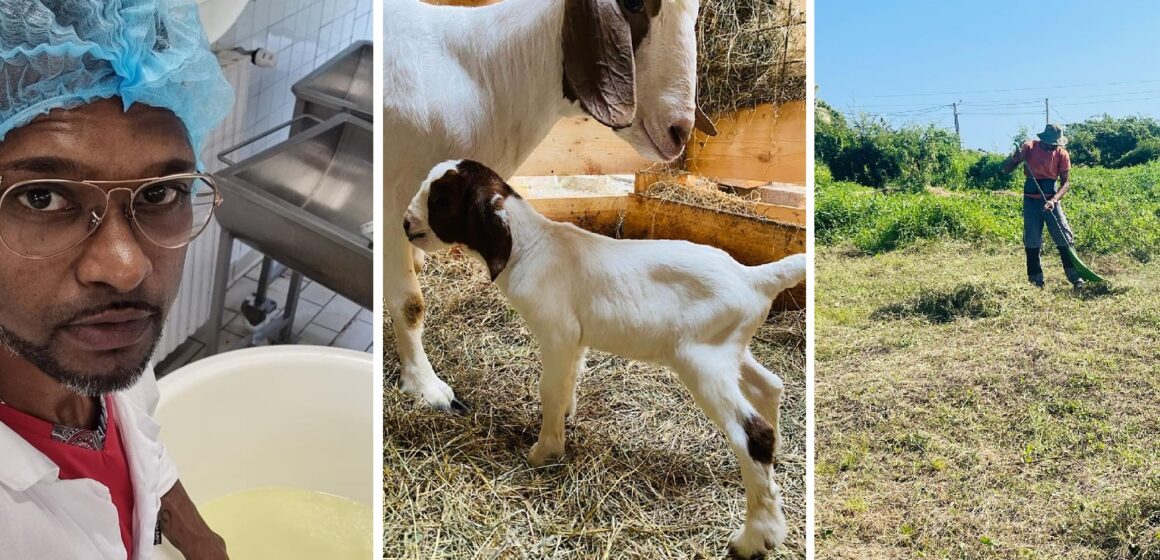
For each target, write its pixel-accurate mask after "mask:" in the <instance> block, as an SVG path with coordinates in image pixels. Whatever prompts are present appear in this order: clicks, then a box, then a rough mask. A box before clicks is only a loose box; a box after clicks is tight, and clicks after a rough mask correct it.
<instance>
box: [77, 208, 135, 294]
mask: <svg viewBox="0 0 1160 560" xmlns="http://www.w3.org/2000/svg"><path fill="white" fill-rule="evenodd" d="M152 272H153V261H152V260H151V259H150V257H149V255H148V254H147V253H146V252H145V250H144V247H143V246H142V244H141V240H140V239H138V237H137V234H136V232H134V228H133V225H132V223H131V222H130V220H129V218H127V217H126V216H125V214H124V213H123V212H121V211H119V209H118V208H109V210H108V212H107V213H106V214H105V218H104V220H102V222H101V225H100V227H99V229H97V231H96V232H94V233H93V236H92V237H90V238H89V239H88V240H87V241H86V242H85V248H84V253H83V254H82V257H81V259H80V261H79V262H78V264H77V275H78V277H79V280H80V281H81V282H83V283H86V284H105V285H107V286H110V287H112V288H113V289H114V290H116V291H117V293H127V292H130V291H132V290H133V289H135V288H137V286H140V285H141V283H142V282H143V281H144V280H145V278H146V277H148V276H149V275H150V274H151V273H152Z"/></svg>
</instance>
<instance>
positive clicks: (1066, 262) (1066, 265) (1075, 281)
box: [1059, 247, 1083, 289]
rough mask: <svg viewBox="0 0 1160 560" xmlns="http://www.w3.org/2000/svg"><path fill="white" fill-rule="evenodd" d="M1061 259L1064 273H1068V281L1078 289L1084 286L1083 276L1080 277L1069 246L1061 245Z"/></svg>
mask: <svg viewBox="0 0 1160 560" xmlns="http://www.w3.org/2000/svg"><path fill="white" fill-rule="evenodd" d="M1059 260H1060V262H1062V263H1063V273H1064V274H1066V275H1067V281H1068V282H1071V285H1072V286H1075V287H1076V288H1077V289H1078V288H1081V287H1083V278H1080V277H1079V271H1078V270H1076V269H1075V263H1074V262H1072V260H1071V253H1070V252H1069V251H1068V247H1059Z"/></svg>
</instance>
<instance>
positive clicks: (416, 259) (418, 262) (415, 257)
mask: <svg viewBox="0 0 1160 560" xmlns="http://www.w3.org/2000/svg"><path fill="white" fill-rule="evenodd" d="M426 261H427V253H424V252H423V250H422V249H420V248H418V247H416V246H414V245H411V262H412V263H413V266H412V268H414V269H415V274H419V273H420V272H423V263H425V262H426Z"/></svg>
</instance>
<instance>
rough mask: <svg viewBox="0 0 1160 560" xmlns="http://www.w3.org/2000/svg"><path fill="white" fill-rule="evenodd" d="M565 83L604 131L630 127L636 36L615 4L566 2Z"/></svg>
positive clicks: (603, 0)
mask: <svg viewBox="0 0 1160 560" xmlns="http://www.w3.org/2000/svg"><path fill="white" fill-rule="evenodd" d="M563 37H564V82H565V84H566V85H567V86H568V87H569V88H570V89H571V92H572V93H573V94H574V95H575V96H576V98H577V99H578V100H579V101H580V105H581V106H582V107H583V108H584V110H585V111H586V112H587V113H588V114H589V115H592V118H594V119H596V120H597V121H599V122H600V123H601V124H603V125H604V126H607V127H609V128H612V129H614V130H615V129H621V128H627V127H629V126H632V118H633V115H634V114H635V113H636V83H635V75H636V66H635V64H636V63H635V61H634V60H633V50H632V31H631V29H630V28H629V26H628V22H627V21H625V19H624V15H623V14H621V13H620V5H619V4H617V2H616V0H565V2H564V33H563Z"/></svg>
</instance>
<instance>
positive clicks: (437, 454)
mask: <svg viewBox="0 0 1160 560" xmlns="http://www.w3.org/2000/svg"><path fill="white" fill-rule="evenodd" d="M420 279H421V282H422V284H423V289H424V293H425V294H426V296H427V302H428V306H429V307H428V316H427V322H426V334H425V337H424V338H425V342H426V347H427V350H428V353H429V355H430V357H431V360H432V363H433V364H434V366H435V369H436V371H438V372H439V373H440V374H441V375H442V376H443V377H444V379H446V380H447V382H448V383H450V384H451V385H452V386H453V387H455V389H456V391H457V394H458V395H459V396H460V398H462V399H463V400H464V401H465V402H467V403H468V404H469V405H470V406H471V410H470V412H469V413H468V414H466V415H464V416H452V415H448V414H443V413H438V412H432V411H428V410H421V409H416V408H415V407H414V406H413V405H412V404H411V402H410V401H409V400H408V399H407V398H405V397H404V396H403V395H402V394H401V393H400V392H399V391H397V390H394V389H392V387H394V386H396V385H397V382H398V375H399V364H398V357H397V355H396V354H395V352H394V351H393V344H394V339H393V336H392V335H391V332H392V331H391V327H390V320H389V319H388V320H387V326H386V327H385V329H386V331H385V333H386V337H385V340H386V347H387V350H386V372H385V374H386V386H387V387H388V389H387V391H386V395H385V396H384V431H385V442H384V443H385V445H384V491H385V502H384V503H385V509H384V522H385V524H384V527H385V530H384V542H385V549H384V557H385V558H422V559H428V558H455V559H460V558H486V559H491V558H504V559H506V558H537V559H539V558H585V559H587V558H666V559H668V558H721V557H723V555H724V554H723V553H724V550H725V546H726V543H727V541H728V538H729V536H730V534H731V532H732V531H733V530H735V529H737V528H738V527H740V526H741V524H742V522H743V519H744V515H745V505H744V504H745V500H744V490H743V488H742V486H741V477H740V472H739V470H738V467H737V464H736V461H735V459H734V457H733V455H732V453H731V452H730V451H729V450H728V447H727V445H726V443H725V440H724V438H723V437H722V436H721V435H720V434H719V433H718V432H717V430H716V429H715V428H714V427H713V425H712V424H711V423H710V422H709V420H708V419H707V418H706V417H705V415H704V414H703V413H701V412H700V411H699V410H698V409H697V408H696V406H695V405H694V404H693V402H692V400H691V398H690V397H689V395H688V393H687V391H686V390H685V389H684V387H683V386H682V385H681V384H680V382H679V381H678V380H677V379H676V376H675V374H673V373H671V372H669V371H667V370H664V369H661V368H657V367H653V366H650V365H646V364H642V363H639V362H630V361H627V360H624V359H621V358H618V357H614V356H611V355H608V354H602V353H597V352H593V353H591V354H590V355H589V358H588V372H587V373H586V375H585V377H584V378H583V379H582V380H581V381H580V385H579V387H580V400H579V407H578V410H577V413H576V417H575V418H573V419H571V420H569V424H568V431H567V435H568V443H567V451H566V452H567V455H566V457H565V459H564V461H563V463H562V464H559V465H554V466H549V467H545V468H542V469H533V468H531V467H529V466H528V464H527V462H526V461H525V454H526V453H527V451H528V449H529V448H530V447H531V445H532V443H534V442H535V439H536V435H537V431H538V429H539V425H540V418H539V410H540V407H539V390H538V377H539V373H540V365H539V355H538V352H537V349H536V344H535V341H534V340H533V339H532V337H531V335H530V333H529V332H528V330H527V329H526V327H525V326H524V322H523V320H522V319H520V318H519V316H518V315H517V314H516V312H515V311H514V310H513V309H512V308H511V307H510V306H509V305H508V304H507V303H506V301H505V300H504V299H503V296H502V294H500V293H499V291H498V290H497V289H495V287H494V286H492V285H491V284H490V282H489V281H488V279H487V276H486V275H485V274H484V273H483V272H482V268H481V267H480V266H479V265H478V264H476V263H474V262H473V261H470V260H469V259H467V258H465V257H462V256H455V255H453V254H438V255H430V256H429V257H428V262H427V268H426V270H425V271H424V272H423V274H421V275H420ZM804 333H805V314H804V313H786V314H779V315H775V316H772V317H771V318H770V320H769V321H768V322H767V323H766V324H765V326H764V327H763V328H762V329H761V330H760V331H759V332H758V335H757V337H756V338H755V340H754V343H753V351H754V354H755V355H756V356H757V358H758V360H760V361H761V362H762V363H764V364H765V365H766V366H767V367H769V368H770V369H771V370H773V371H775V372H778V373H780V374H781V375H782V376H783V377H785V379H786V386H787V391H786V395H787V399H786V402H785V403H783V408H782V431H783V432H782V433H783V437H784V442H783V448H782V454H781V456H780V461H781V463H780V464H779V465H778V466H777V468H776V476H777V481H778V484H780V485H781V487H782V489H783V493H784V497H785V502H786V516H787V521H788V526H789V531H790V536H789V538H788V540H787V545H788V546H787V549H786V550H784V551H782V552H780V553H779V554H774V555H771V557H774V558H804V557H805V553H804V538H805V537H804V532H803V527H804V525H805V488H804V476H805V389H804V363H805V356H804V347H805V345H804V342H803V341H804V336H805V334H804Z"/></svg>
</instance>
